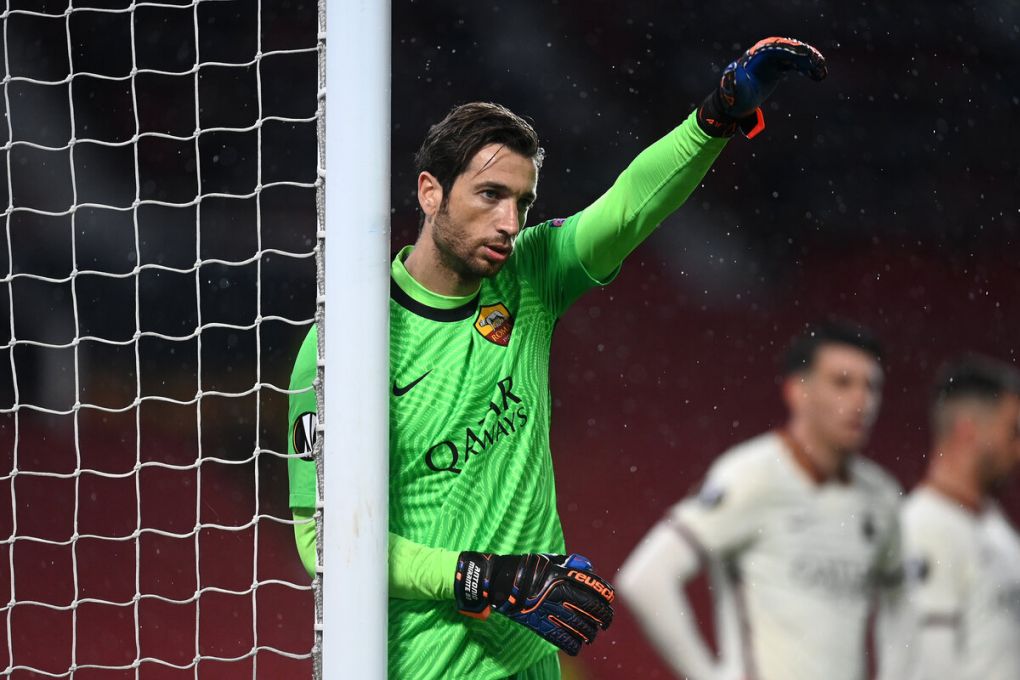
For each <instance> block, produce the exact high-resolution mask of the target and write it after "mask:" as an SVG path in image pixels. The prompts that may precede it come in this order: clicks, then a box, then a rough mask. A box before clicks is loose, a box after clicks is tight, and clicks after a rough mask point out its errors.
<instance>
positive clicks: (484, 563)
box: [453, 551, 492, 618]
mask: <svg viewBox="0 0 1020 680" xmlns="http://www.w3.org/2000/svg"><path fill="white" fill-rule="evenodd" d="M491 561H492V556H491V555H488V556H486V555H483V554H482V553H477V552H467V551H465V552H462V553H461V554H460V556H459V557H458V558H457V573H456V576H455V577H454V582H453V597H454V599H455V600H456V602H457V609H459V610H460V611H461V613H463V614H468V615H479V614H482V613H483V612H484V613H486V614H487V612H488V609H489V571H490V566H491ZM483 618H484V617H483Z"/></svg>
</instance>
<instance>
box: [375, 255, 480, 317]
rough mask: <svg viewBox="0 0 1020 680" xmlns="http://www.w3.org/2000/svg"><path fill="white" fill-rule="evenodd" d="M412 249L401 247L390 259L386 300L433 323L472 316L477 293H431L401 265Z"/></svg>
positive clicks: (476, 305) (476, 304)
mask: <svg viewBox="0 0 1020 680" xmlns="http://www.w3.org/2000/svg"><path fill="white" fill-rule="evenodd" d="M413 249H414V246H404V247H403V248H401V250H400V252H399V253H397V256H396V257H394V258H393V264H392V265H391V267H390V297H391V298H392V299H393V301H394V302H396V303H397V304H398V305H400V306H401V307H403V308H404V309H406V310H408V311H409V312H414V313H415V314H417V315H418V316H422V317H425V318H426V319H432V320H433V321H463V320H464V319H468V318H470V317H471V316H473V315H474V313H475V310H476V309H477V307H478V296H479V292H476V293H474V294H473V295H464V296H452V295H440V294H439V293H433V292H432V291H431V290H429V289H428V288H426V287H425V286H423V285H421V284H420V283H418V281H417V280H415V278H414V277H413V276H411V273H410V272H408V271H407V267H405V266H404V260H406V259H407V256H408V255H410V254H411V251H412V250H413ZM479 291H480V289H479Z"/></svg>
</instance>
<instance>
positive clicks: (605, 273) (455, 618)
mask: <svg viewBox="0 0 1020 680" xmlns="http://www.w3.org/2000/svg"><path fill="white" fill-rule="evenodd" d="M722 145H723V142H722V141H721V140H713V139H711V138H709V137H707V136H705V135H704V134H703V133H702V132H701V131H700V130H699V129H698V128H697V126H696V124H695V123H694V119H693V117H691V118H689V119H688V120H687V121H686V122H685V123H684V125H681V126H680V127H678V128H677V129H676V130H674V131H673V132H672V133H671V134H670V135H667V137H665V138H664V139H663V140H660V141H659V142H658V143H657V144H656V145H653V146H652V147H650V148H649V149H647V150H646V151H645V152H644V153H642V154H641V156H639V157H638V159H636V160H635V161H634V163H632V164H631V167H629V168H628V169H627V171H625V172H624V174H623V175H621V177H620V179H618V180H617V182H616V184H614V186H613V188H612V189H610V191H609V192H607V193H606V194H605V195H604V196H603V197H602V198H600V199H599V200H598V201H596V202H595V203H594V204H593V205H592V206H589V207H588V208H586V209H585V210H584V211H582V212H580V213H577V214H575V215H574V216H572V217H570V218H568V219H565V220H551V221H549V222H545V223H543V224H540V225H537V226H533V227H529V228H527V229H525V230H523V231H522V232H521V234H520V236H519V237H518V239H517V242H516V245H515V247H514V250H513V253H512V255H511V256H510V257H509V258H508V259H507V261H506V263H505V265H504V267H503V268H502V270H501V271H500V272H499V273H498V274H497V275H496V276H494V277H491V278H488V279H484V280H483V281H482V283H481V286H480V289H479V290H478V292H477V294H475V295H473V296H469V297H466V298H450V297H445V296H441V295H438V294H436V293H433V292H431V291H429V290H427V289H425V288H424V287H423V286H421V285H420V284H419V283H418V282H417V281H415V280H414V279H413V278H412V277H411V275H410V274H408V272H407V270H406V269H405V268H404V264H403V262H404V260H405V259H406V257H407V255H408V254H409V253H410V251H411V248H410V247H408V248H405V249H403V250H402V251H400V253H398V255H397V256H396V258H395V259H394V260H393V264H392V269H391V275H392V280H391V296H390V376H389V382H390V438H389V449H390V483H389V490H390V499H389V513H390V514H389V518H390V519H389V521H390V524H389V530H390V532H392V533H394V534H397V535H399V536H402V537H404V538H407V539H410V540H411V541H415V542H417V543H421V544H424V545H427V546H432V547H435V548H445V549H448V550H453V551H461V550H476V551H480V552H491V553H500V554H520V553H528V552H551V553H564V552H565V546H564V540H563V531H562V529H561V527H560V520H559V515H558V513H557V509H556V491H555V486H554V483H553V465H552V457H551V454H550V448H549V426H550V415H551V399H550V393H549V350H550V344H551V341H552V332H553V328H554V327H555V325H556V321H557V319H558V318H559V317H560V315H561V314H562V313H563V312H564V311H565V310H566V309H567V308H568V307H569V305H570V304H571V303H572V302H573V301H574V300H576V299H577V298H578V296H580V295H581V294H582V293H584V292H585V291H586V290H588V289H589V288H591V287H592V286H596V285H600V284H602V283H605V282H606V281H607V280H608V279H610V278H612V276H613V275H614V274H615V268H616V266H617V265H618V264H619V262H620V261H622V259H623V258H624V257H625V256H626V255H627V254H628V253H629V252H630V251H631V250H633V248H634V247H635V246H636V245H637V244H638V243H639V242H640V241H641V240H642V239H643V238H644V237H645V236H647V234H648V233H649V232H650V231H651V230H652V229H653V228H654V227H655V226H656V225H657V224H658V223H659V222H660V221H661V219H662V218H663V217H664V216H665V215H666V214H668V213H669V212H671V211H672V210H673V209H675V208H676V207H677V206H678V205H679V204H680V203H681V202H682V201H683V200H684V199H685V198H686V196H687V195H688V194H689V193H690V191H692V190H693V188H694V187H695V186H696V185H697V182H698V181H700V179H701V178H702V177H703V176H704V174H705V172H706V171H707V169H708V167H709V166H710V165H711V162H712V160H714V158H715V157H716V155H717V154H718V153H719V151H720V150H721V148H722ZM589 272H596V274H595V275H592V274H590V273H589ZM315 359H316V342H315V328H314V327H313V328H312V330H311V331H310V332H309V334H308V337H307V338H306V340H305V343H304V345H303V346H302V348H301V351H300V353H299V356H298V361H297V363H296V365H295V370H294V375H293V380H292V385H291V387H292V389H300V388H301V387H306V386H308V385H310V384H311V381H312V379H313V378H314V375H315ZM314 411H315V403H314V396H313V394H312V392H310V391H307V392H303V393H301V394H297V395H294V397H292V400H291V413H290V419H291V437H290V452H291V453H298V454H301V453H305V452H308V451H310V440H311V436H310V434H311V432H312V431H313V427H314V423H313V415H312V414H313V413H314ZM348 453H349V455H360V454H359V453H358V452H354V451H352V452H344V451H343V449H342V448H341V449H335V448H334V449H331V450H330V451H329V453H328V455H330V456H343V455H346V454H348ZM290 484H291V495H290V502H291V507H294V508H312V507H314V505H315V471H314V466H313V465H312V464H311V461H310V460H303V459H300V458H292V459H290ZM580 552H583V551H580ZM450 577H451V578H452V574H450ZM555 651H556V649H555V647H553V646H552V645H550V644H548V643H546V642H545V641H543V640H542V639H541V638H539V637H538V636H537V635H535V634H534V633H532V632H531V631H529V630H527V629H526V628H524V627H522V626H520V625H518V624H516V623H514V622H512V621H511V620H509V619H506V618H503V617H500V616H491V617H489V618H488V619H487V620H486V621H479V620H475V619H471V618H468V617H465V616H463V615H461V614H459V613H458V612H457V611H456V607H455V605H454V603H453V601H452V600H451V601H448V602H447V601H439V602H437V601H427V600H408V599H397V598H391V599H390V601H389V672H390V675H391V677H395V678H415V679H419V678H420V679H423V680H425V679H429V678H472V679H483V678H494V679H495V678H504V677H507V676H509V675H511V674H513V673H516V672H518V671H520V670H521V669H524V668H527V667H529V666H532V665H534V664H535V663H536V662H538V661H539V660H540V659H542V658H543V657H544V656H546V655H550V654H553V653H555Z"/></svg>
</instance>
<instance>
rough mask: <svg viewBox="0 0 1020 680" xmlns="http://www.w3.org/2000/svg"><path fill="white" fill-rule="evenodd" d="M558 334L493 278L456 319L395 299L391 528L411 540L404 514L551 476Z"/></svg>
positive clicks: (536, 309) (535, 308)
mask: <svg viewBox="0 0 1020 680" xmlns="http://www.w3.org/2000/svg"><path fill="white" fill-rule="evenodd" d="M552 330H553V319H552V317H551V316H550V315H549V314H548V313H547V312H545V310H544V308H543V307H542V306H541V303H540V302H539V301H538V300H537V298H535V297H534V296H533V295H531V294H529V291H527V290H522V289H521V288H519V287H516V286H514V287H500V286H499V285H494V282H486V283H484V284H483V288H482V290H481V292H480V295H479V298H478V305H477V309H476V310H475V311H474V313H473V314H472V315H471V316H470V317H468V318H466V319H462V320H460V321H445V322H444V321H435V320H430V319H426V318H423V317H421V316H418V315H416V314H415V313H413V312H411V311H409V310H407V309H404V308H403V307H401V306H400V305H398V304H397V303H395V302H391V316H390V348H391V350H390V382H391V393H390V480H391V482H390V490H391V504H390V509H391V514H392V515H393V517H391V526H392V527H393V528H394V529H398V530H404V531H406V532H407V534H408V535H411V536H413V535H414V530H413V528H410V527H408V528H404V527H401V522H402V521H403V520H404V519H405V515H406V516H411V515H416V516H418V517H419V518H420V517H421V515H422V514H423V513H427V512H431V511H434V510H435V509H438V508H443V507H447V508H449V507H451V506H466V505H467V504H468V502H469V500H470V499H471V498H476V497H477V496H489V495H490V493H489V492H490V491H492V490H493V489H494V488H495V487H496V486H497V485H499V484H507V485H510V484H513V483H514V481H515V480H520V479H521V478H522V477H525V478H526V477H527V476H528V475H533V474H537V473H536V472H535V470H536V469H542V468H546V467H548V468H550V470H549V471H547V472H551V464H550V463H549V461H548V460H547V459H548V422H549V397H548V394H549V378H548V364H549V346H550V341H551V337H552ZM532 459H533V460H532ZM542 475H545V473H544V472H543V473H542ZM540 476H541V475H540ZM550 479H551V477H550ZM413 523H414V524H415V525H421V521H420V519H417V520H415V521H414V522H413Z"/></svg>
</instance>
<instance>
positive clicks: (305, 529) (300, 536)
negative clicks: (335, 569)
mask: <svg viewBox="0 0 1020 680" xmlns="http://www.w3.org/2000/svg"><path fill="white" fill-rule="evenodd" d="M293 512H294V521H295V522H297V523H296V524H295V525H294V542H295V543H296V544H297V551H298V555H300V556H301V564H303V565H305V571H307V572H308V575H309V576H311V577H312V578H315V512H314V511H313V510H311V509H310V508H295V509H294V511H293Z"/></svg>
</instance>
